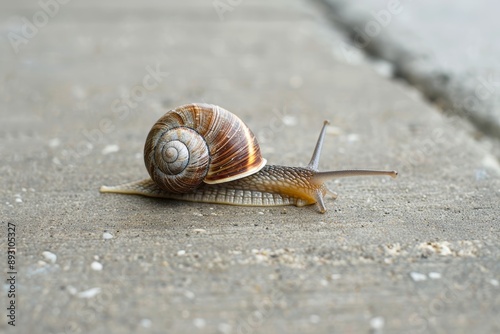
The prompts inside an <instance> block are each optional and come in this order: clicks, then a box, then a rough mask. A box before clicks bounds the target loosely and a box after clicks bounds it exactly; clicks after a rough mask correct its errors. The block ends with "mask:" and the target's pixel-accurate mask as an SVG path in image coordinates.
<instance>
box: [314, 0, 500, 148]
mask: <svg viewBox="0 0 500 334" xmlns="http://www.w3.org/2000/svg"><path fill="white" fill-rule="evenodd" d="M317 2H319V3H321V4H326V6H323V8H324V9H326V10H327V12H329V14H330V15H331V17H332V18H333V20H334V21H335V22H336V23H339V24H340V25H341V26H343V27H344V28H345V29H346V31H348V33H349V34H350V35H351V37H352V39H353V41H354V43H353V46H354V47H355V48H358V49H361V50H364V51H367V52H369V53H370V54H372V55H375V56H376V57H380V58H382V59H385V60H387V61H389V62H390V63H391V64H392V65H393V67H394V74H395V75H396V76H401V77H403V78H405V79H406V80H408V81H409V82H410V83H412V84H413V85H415V86H417V87H418V88H419V89H420V90H421V91H422V92H423V93H424V94H425V95H426V96H427V97H428V98H429V99H431V100H432V101H435V102H436V103H437V104H438V105H439V107H440V108H442V109H443V110H445V111H447V112H451V113H455V114H458V115H461V116H463V117H464V118H466V119H468V120H469V121H471V122H472V123H473V124H474V125H475V126H476V127H477V128H478V129H479V130H480V131H481V132H482V133H486V134H487V135H489V136H492V137H494V138H496V139H500V89H499V88H500V65H499V63H498V59H499V57H500V46H499V44H498V43H497V40H498V38H497V36H498V34H499V33H500V22H499V21H498V15H497V13H498V12H499V10H500V4H499V3H498V1H493V0H481V1H474V2H471V1H466V0H460V1H453V3H450V2H447V1H432V0H426V1H407V0H401V1H400V0H391V1H385V0H375V1H368V2H364V1H363V2H359V1H348V0H318V1H317Z"/></svg>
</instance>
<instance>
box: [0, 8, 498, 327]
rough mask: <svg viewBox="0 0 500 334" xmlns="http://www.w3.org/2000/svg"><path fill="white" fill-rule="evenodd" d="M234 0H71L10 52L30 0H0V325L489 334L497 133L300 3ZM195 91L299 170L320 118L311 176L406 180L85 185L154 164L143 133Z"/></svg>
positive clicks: (271, 157)
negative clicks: (316, 201) (447, 108)
mask: <svg viewBox="0 0 500 334" xmlns="http://www.w3.org/2000/svg"><path fill="white" fill-rule="evenodd" d="M224 3H226V4H228V3H229V2H224ZM231 3H232V4H233V5H231V7H230V9H231V10H229V9H228V8H229V7H225V8H226V9H228V10H227V11H226V12H224V13H223V14H222V15H221V16H219V15H218V13H217V11H216V9H215V8H214V6H213V5H212V3H211V2H206V1H201V0H200V1H189V2H182V3H181V2H173V1H170V2H165V1H159V0H158V1H146V2H140V3H139V2H131V1H129V2H124V1H107V2H98V1H86V2H80V1H72V2H69V3H68V4H61V5H60V6H59V8H58V11H57V13H55V14H54V15H53V16H54V17H50V18H48V20H47V22H46V24H44V25H42V24H40V28H39V29H38V32H37V33H36V34H35V33H33V34H32V36H31V35H29V34H28V35H29V36H31V37H29V38H28V37H24V38H25V40H26V43H24V44H22V45H21V44H20V45H19V48H18V52H17V53H16V52H15V49H14V48H13V47H12V45H11V43H10V42H9V39H8V38H7V37H6V36H8V34H10V33H12V32H14V33H16V34H17V35H20V34H24V33H26V32H27V31H24V32H23V25H22V24H23V23H22V22H23V21H22V20H21V18H26V19H27V20H31V21H32V20H33V16H36V15H41V14H37V13H39V12H40V11H42V10H43V9H42V8H41V7H40V5H39V4H38V3H37V2H35V1H30V2H28V1H17V2H15V3H14V2H9V3H2V5H1V6H2V10H1V11H0V17H1V19H0V22H1V32H2V36H4V37H5V38H3V39H2V43H1V44H0V48H1V50H0V57H1V58H0V59H1V64H2V66H1V67H2V72H1V73H2V76H1V81H0V101H1V104H0V105H1V107H0V119H1V128H0V131H1V132H0V138H1V141H0V143H1V146H0V156H1V157H2V158H1V159H2V160H1V161H2V164H1V166H0V168H1V173H0V178H1V183H0V198H1V199H2V201H1V205H0V217H1V220H2V236H1V239H0V240H1V241H0V245H1V247H0V248H1V249H2V250H3V252H4V254H5V255H4V256H2V258H3V259H4V260H2V261H1V263H2V268H3V271H2V273H3V276H4V278H2V279H3V280H4V279H5V280H6V278H7V271H8V269H7V267H6V248H7V246H6V245H7V226H6V224H7V223H13V224H15V225H16V227H17V229H16V240H17V244H16V261H17V262H16V266H17V267H16V269H17V272H18V274H17V281H16V284H17V285H16V289H17V290H16V291H17V295H16V299H15V300H16V303H17V304H16V305H17V313H16V315H17V318H16V327H15V328H13V327H12V326H9V325H8V324H7V321H6V316H5V315H6V314H7V311H6V307H7V306H6V305H7V303H8V301H9V299H8V298H7V293H8V290H9V289H10V286H9V285H8V284H7V283H6V281H4V284H3V290H2V293H1V299H0V300H1V304H2V307H1V309H2V310H3V311H2V312H3V313H5V314H2V320H1V321H0V331H1V332H5V333H127V332H129V333H132V332H133V333H197V332H199V333H429V332H430V333H450V332H453V333H470V332H475V333H494V332H498V331H499V330H500V322H499V319H498V314H499V311H500V286H499V284H500V283H499V282H500V262H499V260H500V250H499V248H498V245H499V240H500V227H499V219H498V216H499V208H498V203H499V200H500V177H499V169H500V168H498V163H497V161H496V160H495V158H494V157H493V155H492V154H491V152H490V151H489V149H488V146H486V145H484V144H483V143H481V142H478V141H476V140H475V139H474V138H472V137H471V136H470V131H471V127H470V126H469V125H468V124H467V123H465V122H461V121H460V120H454V119H450V118H446V117H444V116H443V115H442V114H441V113H440V112H438V111H437V109H436V108H435V107H434V106H431V105H429V104H428V103H427V102H426V101H425V100H424V99H423V98H421V97H419V95H418V94H416V93H415V90H414V89H413V88H411V87H408V86H406V85H405V84H403V83H401V82H398V81H394V80H391V79H388V78H386V77H383V76H380V75H379V74H378V73H377V71H376V70H375V69H374V68H373V67H372V66H371V65H369V64H367V63H363V62H361V63H359V64H357V65H353V64H350V63H349V62H346V61H345V58H343V57H341V56H340V57H339V55H338V53H337V52H336V51H335V50H338V46H339V45H344V44H345V43H346V42H347V40H346V39H344V38H343V35H342V34H341V32H338V31H335V30H334V29H332V27H331V26H330V25H329V24H328V22H327V21H325V18H324V16H323V14H322V13H321V12H320V10H319V9H318V7H316V6H313V5H312V4H311V3H309V2H304V1H300V0H294V1H290V0H288V1H284V0H283V1H275V2H272V3H269V2H267V1H252V2H249V1H242V2H241V3H237V2H231ZM228 6H229V5H228ZM47 17H49V16H47ZM42 18H43V17H42ZM39 20H41V19H39ZM19 22H21V23H19ZM39 22H43V21H39ZM24 24H26V23H24ZM20 36H23V35H20ZM152 72H153V73H156V74H155V75H154V76H152V74H151V73H152ZM148 76H151V77H148ZM152 77H154V78H156V79H155V80H151V78H152ZM144 80H146V81H144ZM146 87H147V88H146ZM194 101H203V102H211V103H216V104H219V105H221V106H223V107H225V108H227V109H228V110H231V111H233V112H235V113H236V114H238V115H239V116H240V117H241V118H242V119H244V120H245V121H246V122H247V124H249V126H250V127H251V128H252V129H253V130H254V132H255V133H256V134H257V136H258V137H259V139H260V141H261V147H262V150H263V152H264V154H265V156H266V158H267V159H268V161H269V163H271V164H286V165H305V164H306V163H307V161H308V160H309V158H310V155H311V153H312V150H313V146H314V142H315V140H316V137H317V134H318V131H319V129H320V127H321V124H322V121H323V120H324V119H329V120H330V121H331V122H332V127H331V128H330V130H329V132H328V137H327V140H326V143H325V146H324V153H323V158H322V161H321V163H320V168H321V169H322V170H327V169H341V168H355V167H357V168H391V169H392V168H394V169H398V170H399V171H400V177H399V178H398V179H396V180H392V179H385V178H368V177H367V178H353V179H343V180H340V181H339V182H331V183H330V187H331V188H333V189H334V190H335V191H337V192H338V193H339V198H338V199H337V200H336V201H335V202H334V201H333V200H332V199H328V200H327V206H328V208H329V211H327V213H326V214H324V215H321V214H318V213H317V212H316V210H315V209H314V207H303V208H296V207H271V208H256V207H231V206H219V205H207V204H196V203H194V204H193V203H183V202H174V201H162V200H154V199H147V198H142V197H133V196H120V195H109V194H100V193H99V192H98V189H99V187H100V186H101V185H102V184H117V183H119V182H123V181H129V180H135V179H139V178H142V177H144V176H146V170H145V168H144V166H143V163H142V158H141V155H142V146H143V141H144V139H145V136H146V134H147V131H148V130H149V128H150V127H151V125H152V124H153V122H154V121H155V120H156V119H157V118H159V116H160V115H162V114H163V113H164V112H165V111H166V110H168V109H170V108H172V107H175V106H177V105H180V104H184V103H188V102H194Z"/></svg>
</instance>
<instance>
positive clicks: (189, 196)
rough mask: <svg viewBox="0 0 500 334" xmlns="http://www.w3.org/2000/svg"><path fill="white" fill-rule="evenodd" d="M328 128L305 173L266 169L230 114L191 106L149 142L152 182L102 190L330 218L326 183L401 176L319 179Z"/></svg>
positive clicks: (166, 120)
mask: <svg viewBox="0 0 500 334" xmlns="http://www.w3.org/2000/svg"><path fill="white" fill-rule="evenodd" d="M327 124H328V122H327V121H325V122H324V125H323V128H322V130H321V133H320V136H319V138H318V141H317V143H316V148H315V150H314V153H313V156H312V158H311V161H310V163H309V164H308V165H307V167H288V166H278V165H266V160H265V159H264V158H262V156H261V154H260V148H259V145H258V143H257V140H256V138H255V136H254V134H253V133H252V132H251V130H250V129H248V128H247V127H246V125H245V124H244V123H243V122H242V121H241V120H240V119H239V118H238V117H237V116H235V115H234V114H232V113H230V112H229V111H227V110H225V109H223V108H220V107H218V106H215V105H210V104H188V105H184V106H181V107H178V108H175V109H173V110H171V111H169V112H167V113H166V114H165V115H164V116H163V117H162V118H160V119H159V120H158V122H157V123H156V124H155V125H154V126H153V128H152V129H151V131H150V132H149V134H148V137H147V139H146V144H145V148H144V160H145V164H146V168H147V169H148V172H149V174H150V177H151V178H148V179H144V180H141V181H136V182H131V183H126V184H122V185H119V186H112V187H107V186H102V187H101V189H100V191H101V192H111V193H122V194H135V195H143V196H149V197H159V198H168V199H176V200H185V201H192V202H206V203H219V204H231V205H249V206H278V205H296V206H304V205H310V204H314V203H316V204H317V205H318V209H319V211H320V212H321V213H324V212H325V211H326V206H325V203H324V200H323V199H324V197H325V196H326V194H330V195H332V197H333V198H336V197H337V195H336V194H335V193H334V192H332V191H330V190H329V189H328V188H327V187H326V185H325V182H326V181H328V180H331V179H334V178H339V177H345V176H359V175H388V176H392V177H396V176H397V172H395V171H376V170H343V171H328V172H319V171H318V163H319V156H320V153H321V147H322V144H323V139H324V135H325V129H326V126H327Z"/></svg>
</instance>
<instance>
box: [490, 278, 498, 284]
mask: <svg viewBox="0 0 500 334" xmlns="http://www.w3.org/2000/svg"><path fill="white" fill-rule="evenodd" d="M490 284H491V285H493V286H499V285H500V282H498V280H496V279H494V278H493V279H491V280H490Z"/></svg>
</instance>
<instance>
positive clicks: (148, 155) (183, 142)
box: [144, 103, 266, 194]
mask: <svg viewBox="0 0 500 334" xmlns="http://www.w3.org/2000/svg"><path fill="white" fill-rule="evenodd" d="M144 162H145V164H146V168H147V170H148V172H149V175H150V176H151V179H153V181H155V183H156V184H157V185H158V186H159V187H160V188H162V189H164V190H167V191H169V192H172V193H178V194H181V193H187V192H191V191H194V190H195V189H196V188H197V187H198V186H199V185H200V184H201V183H202V182H204V183H208V184H215V183H222V182H229V181H233V180H237V179H240V178H243V177H246V176H249V175H252V174H254V173H256V172H258V171H259V170H261V169H262V167H264V166H265V164H266V159H264V158H262V156H261V153H260V148H259V144H258V143H257V139H256V138H255V135H254V134H253V133H252V131H250V129H249V128H248V127H247V126H246V125H245V123H243V121H242V120H240V119H239V118H238V117H237V116H236V115H234V114H232V113H230V112H229V111H227V110H225V109H223V108H221V107H219V106H215V105H211V104H201V103H197V104H194V103H193V104H186V105H183V106H180V107H178V108H175V109H173V110H171V111H169V112H167V113H166V114H165V115H164V116H162V117H161V118H160V119H159V120H158V121H157V122H156V124H155V125H154V126H153V127H152V128H151V130H150V132H149V134H148V136H147V139H146V144H145V146H144Z"/></svg>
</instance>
